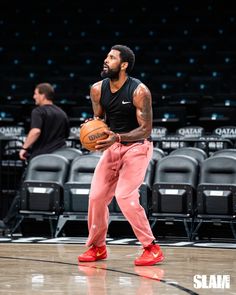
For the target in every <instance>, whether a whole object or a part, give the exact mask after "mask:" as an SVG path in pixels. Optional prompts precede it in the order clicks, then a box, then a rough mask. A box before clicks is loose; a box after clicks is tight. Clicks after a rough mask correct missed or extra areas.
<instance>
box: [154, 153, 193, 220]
mask: <svg viewBox="0 0 236 295" xmlns="http://www.w3.org/2000/svg"><path fill="white" fill-rule="evenodd" d="M198 171H199V165H198V162H197V161H196V160H195V159H194V158H192V157H189V156H184V155H172V156H166V157H164V158H162V159H161V160H160V161H159V162H158V165H157V167H156V171H155V176H154V183H153V190H152V214H153V215H157V214H162V215H165V214H172V215H174V216H178V215H182V216H189V215H192V214H193V210H194V206H195V199H196V196H195V189H196V186H197V181H198Z"/></svg>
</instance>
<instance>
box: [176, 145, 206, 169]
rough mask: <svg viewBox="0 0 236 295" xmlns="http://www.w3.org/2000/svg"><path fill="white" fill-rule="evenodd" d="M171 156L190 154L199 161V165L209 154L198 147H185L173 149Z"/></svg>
mask: <svg viewBox="0 0 236 295" xmlns="http://www.w3.org/2000/svg"><path fill="white" fill-rule="evenodd" d="M170 155H171V156H173V155H183V156H189V157H192V158H194V159H195V160H197V161H198V163H199V165H200V164H201V163H202V161H204V160H205V159H206V158H207V154H206V152H205V151H203V150H202V149H200V148H196V147H183V148H179V149H176V150H173V151H172V152H171V153H170Z"/></svg>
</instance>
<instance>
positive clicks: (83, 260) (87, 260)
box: [78, 255, 107, 262]
mask: <svg viewBox="0 0 236 295" xmlns="http://www.w3.org/2000/svg"><path fill="white" fill-rule="evenodd" d="M106 258H107V255H104V256H100V257H91V258H83V257H80V256H79V257H78V261H79V262H94V261H98V260H103V259H106Z"/></svg>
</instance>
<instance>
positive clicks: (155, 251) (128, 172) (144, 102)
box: [78, 45, 164, 265]
mask: <svg viewBox="0 0 236 295" xmlns="http://www.w3.org/2000/svg"><path fill="white" fill-rule="evenodd" d="M134 63H135V55H134V53H133V51H132V50H131V49H130V48H129V47H127V46H124V45H115V46H113V47H112V48H111V50H110V52H109V53H108V55H107V57H106V58H105V60H104V64H103V70H102V72H101V76H102V78H103V80H101V81H99V82H97V83H95V84H94V85H93V86H92V87H91V91H90V96H91V100H92V106H93V111H94V117H98V118H101V119H102V118H104V119H105V121H106V123H107V125H108V126H109V128H110V130H109V131H106V133H107V134H108V138H107V139H104V140H98V141H97V146H96V149H97V150H98V151H104V153H103V155H102V157H101V159H100V161H99V163H98V165H97V167H96V169H95V172H94V176H93V180H92V184H91V190H90V196H89V210H88V228H89V236H88V240H87V243H86V246H88V247H90V249H89V250H87V251H86V252H85V253H83V254H82V255H80V256H79V257H78V260H79V261H83V262H91V261H97V260H101V259H105V258H106V257H107V250H106V244H105V242H106V234H107V230H108V218H109V210H108V205H109V204H110V202H111V201H112V198H113V197H114V196H115V197H116V200H117V203H118V205H119V207H120V209H121V211H122V213H123V215H124V216H125V218H126V219H127V220H128V222H129V223H130V225H131V227H132V229H133V231H134V233H135V235H136V237H137V239H138V240H139V241H140V243H141V244H142V245H143V248H144V251H143V253H142V255H141V256H140V257H138V258H136V259H135V261H134V263H135V265H154V264H156V263H158V262H161V261H163V260H164V255H163V253H162V251H161V249H160V246H159V245H158V244H156V243H155V237H154V236H153V233H152V231H151V228H150V224H149V221H148V219H147V216H146V213H145V210H144V209H143V207H142V206H141V205H140V203H139V197H140V196H139V187H140V185H141V184H142V182H143V180H144V177H145V173H146V169H147V166H148V164H149V161H150V159H151V157H152V151H153V143H152V142H151V138H150V134H151V130H152V97H151V93H150V91H149V89H148V88H147V86H146V85H144V84H143V83H142V82H141V81H139V80H137V79H135V78H132V77H130V76H129V73H130V72H131V71H132V69H133V66H134Z"/></svg>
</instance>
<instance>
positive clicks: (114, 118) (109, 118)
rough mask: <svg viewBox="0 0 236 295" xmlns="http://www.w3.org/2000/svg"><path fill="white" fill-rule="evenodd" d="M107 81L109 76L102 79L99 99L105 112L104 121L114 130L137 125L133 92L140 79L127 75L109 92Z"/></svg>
mask: <svg viewBox="0 0 236 295" xmlns="http://www.w3.org/2000/svg"><path fill="white" fill-rule="evenodd" d="M109 81H110V80H109V78H106V79H104V80H103V81H102V92H101V100H100V103H101V105H102V107H103V109H104V110H105V113H106V123H107V124H108V126H109V127H110V129H111V130H112V131H114V132H119V133H125V132H129V131H131V130H133V129H135V128H137V127H138V126H139V124H138V121H137V118H136V108H135V106H134V105H133V93H134V91H135V89H136V88H137V86H138V85H139V84H140V83H141V81H139V80H138V79H135V78H132V77H128V78H127V80H126V81H125V83H124V85H123V86H122V87H121V88H120V89H119V90H118V91H116V92H115V93H112V92H111V89H110V84H109Z"/></svg>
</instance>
